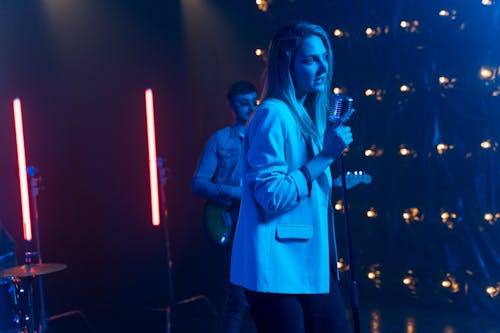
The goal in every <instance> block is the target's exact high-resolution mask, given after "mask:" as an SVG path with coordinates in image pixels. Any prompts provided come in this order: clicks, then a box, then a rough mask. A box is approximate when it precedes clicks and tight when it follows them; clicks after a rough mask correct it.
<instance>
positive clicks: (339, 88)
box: [332, 87, 344, 95]
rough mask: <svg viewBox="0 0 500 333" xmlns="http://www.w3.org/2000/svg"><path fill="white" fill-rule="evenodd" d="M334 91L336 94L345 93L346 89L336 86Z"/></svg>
mask: <svg viewBox="0 0 500 333" xmlns="http://www.w3.org/2000/svg"><path fill="white" fill-rule="evenodd" d="M332 91H333V93H334V94H337V95H339V94H343V93H344V89H343V88H341V87H334V88H333V90H332Z"/></svg>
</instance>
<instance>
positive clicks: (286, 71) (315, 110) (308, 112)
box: [263, 22, 333, 145]
mask: <svg viewBox="0 0 500 333" xmlns="http://www.w3.org/2000/svg"><path fill="white" fill-rule="evenodd" d="M310 36H318V37H319V38H320V39H321V40H322V41H323V44H324V46H325V48H326V50H327V53H328V73H327V79H326V87H328V89H325V91H323V92H320V93H309V94H308V96H307V97H306V100H305V102H304V106H302V105H301V104H300V103H299V102H298V101H297V98H296V95H295V87H294V84H293V79H292V73H291V69H292V66H293V61H294V59H295V54H296V51H297V48H298V47H299V45H300V43H301V42H302V41H303V40H304V39H306V38H307V37H310ZM332 69H333V54H332V47H331V45H330V41H329V39H328V35H327V33H326V32H325V30H323V28H321V27H320V26H318V25H315V24H312V23H309V22H297V23H294V24H291V25H288V26H286V27H285V28H283V29H281V30H279V31H278V32H277V33H276V35H275V36H274V38H273V39H272V40H271V43H270V44H269V50H268V64H267V69H266V73H265V75H266V80H265V85H264V91H263V96H264V99H267V98H278V99H280V100H282V101H284V102H285V103H286V104H287V105H288V106H289V107H290V109H291V110H292V114H293V116H294V118H295V119H296V121H297V123H298V124H299V127H300V129H301V132H302V133H303V134H304V136H305V137H306V138H311V140H312V141H313V142H314V143H316V144H320V145H321V144H322V138H323V133H324V131H325V128H326V122H327V120H326V118H327V112H328V95H329V88H330V85H331V82H332V72H333V70H332Z"/></svg>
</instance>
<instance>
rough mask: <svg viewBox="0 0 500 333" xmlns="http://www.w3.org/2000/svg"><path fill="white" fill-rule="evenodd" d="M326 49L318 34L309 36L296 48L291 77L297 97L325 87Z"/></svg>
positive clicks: (299, 97)
mask: <svg viewBox="0 0 500 333" xmlns="http://www.w3.org/2000/svg"><path fill="white" fill-rule="evenodd" d="M327 73H328V51H327V49H326V48H325V45H324V44H323V41H322V40H321V38H319V37H318V36H309V37H307V38H306V39H304V40H303V41H302V43H301V44H300V45H299V47H298V48H297V50H296V54H295V60H294V62H293V64H292V77H293V83H294V86H295V92H296V94H297V99H299V100H300V99H302V98H303V97H305V96H306V95H307V94H309V93H311V92H322V91H324V90H325V88H326V79H327Z"/></svg>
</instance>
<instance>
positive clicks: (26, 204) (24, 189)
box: [12, 98, 32, 241]
mask: <svg viewBox="0 0 500 333" xmlns="http://www.w3.org/2000/svg"><path fill="white" fill-rule="evenodd" d="M12 104H13V107H14V124H15V128H16V144H17V161H18V167H19V188H20V191H21V207H22V215H23V232H24V240H26V241H31V238H32V235H31V214H30V198H29V189H28V175H27V169H26V150H25V145H24V129H23V116H22V111H21V100H20V99H19V98H16V99H15V100H14V101H13V103H12Z"/></svg>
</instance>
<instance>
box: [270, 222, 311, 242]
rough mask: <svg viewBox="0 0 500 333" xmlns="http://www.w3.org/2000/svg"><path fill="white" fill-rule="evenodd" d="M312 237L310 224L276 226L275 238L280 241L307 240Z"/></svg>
mask: <svg viewBox="0 0 500 333" xmlns="http://www.w3.org/2000/svg"><path fill="white" fill-rule="evenodd" d="M312 236H313V226H312V225H310V224H278V225H277V226H276V237H277V238H278V239H280V240H292V239H297V240H308V239H311V238H312Z"/></svg>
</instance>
